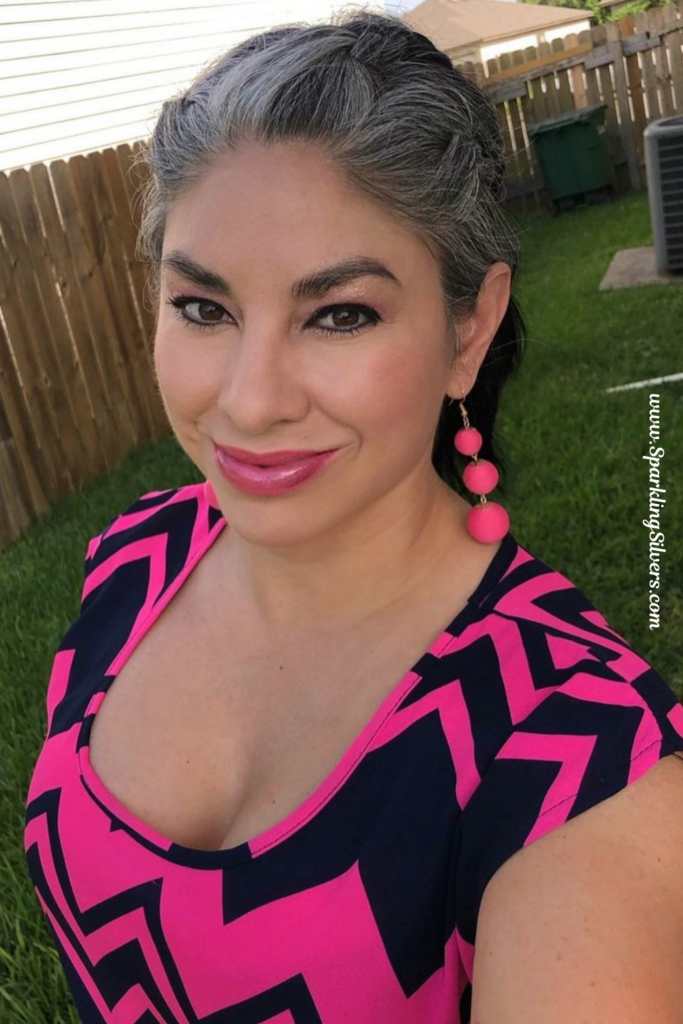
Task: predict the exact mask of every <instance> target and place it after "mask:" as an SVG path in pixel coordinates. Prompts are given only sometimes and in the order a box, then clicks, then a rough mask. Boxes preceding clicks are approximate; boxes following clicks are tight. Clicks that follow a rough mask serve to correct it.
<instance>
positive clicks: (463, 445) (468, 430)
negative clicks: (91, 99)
mask: <svg viewBox="0 0 683 1024" xmlns="http://www.w3.org/2000/svg"><path fill="white" fill-rule="evenodd" d="M454 443H455V447H456V448H457V449H458V451H459V452H460V454H461V455H475V454H476V453H477V452H478V451H479V449H480V448H481V444H482V437H481V434H480V433H479V431H478V430H477V429H476V427H461V428H460V430H459V431H458V432H457V433H456V435H455V438H454Z"/></svg>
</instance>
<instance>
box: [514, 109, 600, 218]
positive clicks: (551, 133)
mask: <svg viewBox="0 0 683 1024" xmlns="http://www.w3.org/2000/svg"><path fill="white" fill-rule="evenodd" d="M606 109H607V104H606V103H593V104H592V105H591V106H589V107H579V108H578V109H577V110H569V111H567V112H566V113H564V114H560V115H559V116H558V117H549V118H548V119H547V120H545V121H539V122H537V123H536V124H531V125H528V126H527V132H528V135H529V139H530V140H531V141H532V142H533V145H534V152H535V154H536V157H537V159H538V162H539V163H540V165H541V170H542V172H543V180H544V183H545V186H546V188H547V189H548V192H549V193H550V198H551V199H552V201H553V205H554V206H555V209H556V210H560V209H563V208H565V207H568V206H570V207H571V206H576V205H577V204H578V203H579V202H580V201H583V202H591V201H595V200H598V201H604V200H605V199H609V198H612V197H613V195H614V185H615V176H614V168H613V166H612V161H611V159H610V155H609V150H608V148H607V135H606V130H605V111H606Z"/></svg>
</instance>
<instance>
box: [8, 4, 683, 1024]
mask: <svg viewBox="0 0 683 1024" xmlns="http://www.w3.org/2000/svg"><path fill="white" fill-rule="evenodd" d="M143 158H144V159H145V160H146V161H148V163H149V166H150V170H151V178H150V187H149V188H148V189H147V191H146V194H145V206H144V215H143V224H142V233H141V241H142V248H143V251H144V252H145V253H146V255H147V256H148V257H149V260H150V270H151V277H150V281H151V282H152V284H153V287H154V296H155V303H156V307H157V310H158V321H157V329H156V335H155V339H154V359H155V370H156V375H157V382H158V386H159V390H160V394H161V396H162V399H163V401H164V404H165V408H166V412H167V415H168V419H169V422H170V424H171V426H172V428H173V431H174V433H175V436H176V438H177V440H178V443H179V444H180V446H181V447H182V448H183V450H184V451H185V452H186V453H187V454H188V456H189V457H190V458H191V459H192V461H193V462H194V463H195V464H196V465H197V466H198V467H199V469H200V470H201V472H202V474H203V476H204V478H205V481H203V482H202V484H191V485H187V486H184V487H180V488H177V489H166V490H157V491H153V492H150V493H148V494H144V495H142V496H141V497H140V498H139V499H138V500H137V501H136V502H134V504H133V505H132V506H131V507H129V508H127V509H125V510H123V511H120V512H119V513H118V514H117V515H115V516H114V518H113V519H112V521H111V522H110V523H109V524H108V525H107V526H106V527H105V529H104V530H103V531H102V532H101V533H99V534H98V535H97V536H96V537H94V538H93V539H92V541H91V542H90V545H89V547H88V551H87V557H86V562H85V584H84V588H83V595H82V607H81V612H80V616H79V618H78V620H77V621H76V622H75V623H74V624H73V626H72V627H71V628H70V630H69V631H68V633H67V634H66V636H65V637H64V639H63V641H62V642H61V644H60V647H59V649H58V651H57V654H56V657H55V661H54V667H53V671H52V675H51V678H50V680H49V685H48V696H47V705H48V730H47V735H46V741H45V744H44V747H43V749H42V750H41V752H40V756H39V758H38V762H37V765H36V769H35V772H34V775H33V778H32V781H31V787H30V790H29V793H28V798H27V814H26V843H25V846H26V854H27V858H28V864H29V870H30V873H31V877H32V879H33V881H34V885H35V889H36V893H37V895H38V897H39V899H40V902H41V905H42V907H43V909H44V910H45V912H46V914H47V920H48V922H49V925H50V928H51V931H52V933H53V936H54V939H55V942H56V945H57V947H58V949H59V952H60V957H61V959H62V963H63V965H64V969H65V971H66V975H67V978H68V981H69V983H70V986H71V989H72V992H73V996H74V1000H75V1002H76V1005H77V1007H78V1009H79V1011H80V1014H81V1017H82V1019H83V1021H86V1022H88V1024H95V1022H98V1024H100V1022H101V1021H112V1022H113V1021H123V1020H126V1021H138V1022H142V1021H149V1022H150V1024H151V1022H152V1021H166V1022H183V1024H185V1022H188V1021H193V1022H195V1021H204V1020H212V1021H216V1022H218V1021H222V1022H228V1021H229V1022H231V1024H237V1022H239V1024H246V1022H262V1021H273V1022H275V1021H278V1022H282V1024H285V1021H292V1022H294V1021H296V1022H297V1024H303V1022H306V1024H309V1022H311V1024H312V1022H314V1021H315V1022H324V1024H361V1022H368V1024H370V1022H372V1024H455V1022H463V1024H464V1022H468V1021H470V1020H472V1021H475V1022H478V1024H521V1022H522V1021H524V1024H541V1022H543V1024H547V1022H551V1021H552V1022H553V1024H577V1022H578V1021H582V1020H591V1021H595V1022H608V1021H609V1022H612V1021H617V1020H618V1021H620V1022H635V1021H642V1020H645V1019H646V1018H647V1019H653V1020H657V1022H658V1024H674V1021H676V1022H680V1021H681V1019H683V1018H682V1017H681V1009H680V1007H681V1005H683V1001H682V1000H681V996H682V995H683V992H682V991H681V982H680V980H679V973H680V972H679V964H680V956H681V954H682V953H683V943H682V938H683V934H682V933H683V883H682V881H681V876H682V874H683V873H681V872H680V870H679V865H678V862H679V851H680V849H681V848H683V812H682V810H681V800H682V798H683V768H681V767H680V766H679V765H678V763H677V756H678V753H680V752H681V751H683V707H681V705H680V703H679V702H678V701H677V700H676V698H675V696H674V694H673V692H672V691H671V689H670V688H669V687H668V685H667V684H666V683H665V682H664V681H663V680H662V679H661V678H660V676H659V675H658V674H657V673H656V672H655V670H654V669H653V668H652V667H651V666H650V665H648V663H647V662H646V661H644V659H643V658H641V657H640V656H639V655H638V654H637V653H635V652H634V651H633V650H632V649H631V648H630V647H629V645H628V644H627V642H626V641H625V640H624V639H623V638H622V637H621V636H619V635H618V634H617V633H615V632H614V630H612V629H611V628H610V626H609V625H608V624H607V622H606V621H605V619H604V618H603V617H602V615H601V614H600V613H599V612H598V611H597V610H596V609H595V608H594V607H593V605H592V604H591V603H590V602H589V600H588V599H587V598H586V597H585V596H584V595H583V594H582V593H581V592H580V591H579V590H578V589H577V588H576V587H575V586H574V585H573V584H572V583H571V582H570V581H569V580H567V579H566V578H565V577H564V576H562V575H561V574H560V573H559V572H557V571H556V570H554V569H552V568H550V567H549V566H548V565H547V564H546V563H544V562H543V561H542V560H541V559H540V558H538V557H536V556H535V555H533V554H532V553H531V552H529V551H528V550H527V549H525V548H523V547H522V546H521V545H519V544H518V543H517V542H516V541H515V539H514V537H513V534H512V533H511V532H510V530H509V519H508V517H507V513H506V512H505V510H504V508H503V507H502V506H501V505H500V504H499V503H498V502H496V501H493V500H492V499H487V498H486V495H487V494H490V493H491V491H492V490H493V489H494V487H495V485H496V480H497V464H498V463H499V459H498V456H497V454H496V452H495V451H494V448H493V444H492V432H493V425H494V419H495V414H496V408H497V405H498V400H499V394H500V390H501V386H502V384H503V382H504V380H505V378H506V377H507V376H508V375H509V373H510V372H511V371H512V370H513V369H514V368H515V366H516V364H517V362H518V359H519V353H520V347H521V339H522V334H523V329H522V328H523V325H522V318H521V316H520V314H519V310H518V308H517V306H516V305H515V302H514V300H513V299H512V298H511V297H510V289H511V283H512V279H513V277H514V274H515V272H516V269H517V265H518V258H519V253H518V243H517V240H516V237H515V235H514V232H513V231H512V229H511V228H510V227H509V225H508V222H507V220H506V217H505V215H504V212H503V207H502V205H501V204H502V199H503V193H504V188H503V170H504V162H503V150H502V141H501V138H500V135H499V130H498V127H497V122H496V116H495V110H494V108H493V107H492V106H491V105H490V104H489V102H488V100H487V98H486V96H485V95H484V94H483V92H482V91H481V90H480V89H479V88H478V87H477V86H476V85H475V84H474V83H473V82H471V81H469V80H468V79H467V78H465V77H463V75H462V74H461V73H459V72H458V71H457V70H455V69H454V68H453V67H452V66H451V63H450V61H449V60H448V58H447V57H446V56H445V55H444V54H442V53H441V52H439V51H438V50H437V49H435V48H434V46H433V45H432V44H431V43H430V42H429V40H428V39H426V38H425V37H424V36H422V35H420V34H419V33H417V32H415V31H412V30H411V29H409V28H408V27H406V26H405V25H404V24H403V23H402V22H400V20H398V19H396V18H393V17H390V16H388V15H383V14H379V13H378V14H373V13H369V12H367V11H365V12H363V11H361V12H356V13H355V14H353V15H349V14H346V15H343V16H340V17H337V19H336V20H335V21H333V23H331V24H323V25H320V24H318V25H313V26H308V27H302V26H294V27H287V28H282V29H279V30H276V31H270V32H266V33H264V34H262V35H259V36H256V37H254V38H252V39H249V40H247V41H246V42H243V43H241V44H240V45H239V46H237V47H236V48H235V49H233V50H232V51H231V52H229V53H228V54H226V55H225V56H223V57H221V58H220V59H219V60H217V61H215V62H214V63H213V64H212V65H210V66H209V67H208V68H207V69H205V71H204V72H203V73H202V74H201V75H200V76H199V78H198V79H197V80H196V81H195V82H194V84H193V85H192V86H191V87H190V89H189V90H188V91H187V94H186V95H184V96H182V97H180V98H178V99H176V100H173V101H170V102H168V103H165V104H164V106H163V108H162V111H161V114H160V118H159V121H158V123H157V125H156V127H155V130H154V133H153V136H152V139H151V143H150V145H149V147H148V148H147V150H146V151H145V154H144V157H143ZM454 440H455V445H454ZM456 446H457V449H458V450H457V451H456ZM302 451H303V452H304V453H307V454H304V455H303V456H302V455H301V453H302ZM311 453H315V454H314V455H311ZM323 453H328V454H323ZM278 462H279V463H280V466H279V468H277V467H275V466H274V465H273V464H274V463H278ZM268 466H270V468H268ZM475 505H476V506H477V507H475ZM670 755H671V756H670ZM586 812H587V813H586ZM539 840H540V841H539Z"/></svg>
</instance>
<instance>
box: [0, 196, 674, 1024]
mask: <svg viewBox="0 0 683 1024" xmlns="http://www.w3.org/2000/svg"><path fill="white" fill-rule="evenodd" d="M520 229H521V230H522V233H523V265H522V269H521V272H520V277H519V279H518V283H517V286H516V294H517V296H518V297H519V299H520V301H521V304H522V306H523V309H524V311H525V314H526V317H527V321H528V326H529V335H530V339H529V342H528V345H527V353H526V357H525V361H524V364H523V366H522V369H521V370H520V373H519V375H518V376H517V377H516V378H515V379H514V380H512V381H510V382H509V384H508V386H507V389H506V392H505V394H504V398H503V402H502V407H501V413H500V436H501V440H502V444H503V447H504V450H505V452H506V454H507V457H508V460H509V464H510V475H509V483H508V489H507V491H506V493H505V495H504V496H503V495H500V498H499V500H501V501H502V502H503V503H504V504H505V505H506V507H507V508H508V510H509V512H510V516H511V524H512V525H511V528H512V532H513V533H514V535H515V536H516V538H517V540H518V541H520V543H522V544H525V545H527V546H528V547H529V548H530V549H531V550H532V551H533V552H534V553H535V554H537V555H539V556H540V557H541V558H543V559H544V560H545V561H546V562H548V563H549V564H550V565H553V566H554V567H555V568H557V569H559V570H560V571H561V572H563V573H564V574H565V575H566V576H568V577H569V578H570V579H571V580H573V581H574V582H575V583H576V584H577V585H578V586H579V587H580V588H581V589H582V590H583V591H584V592H585V593H586V594H587V596H588V597H589V598H590V599H591V600H592V601H593V602H594V604H595V605H596V606H597V607H598V608H599V609H600V611H602V612H603V614H604V615H605V616H606V618H607V620H608V622H609V623H610V624H611V625H612V626H613V628H614V629H616V630H617V631H618V632H619V633H621V634H622V635H623V636H625V637H626V638H627V640H628V641H629V642H630V643H631V644H632V645H633V646H634V647H635V649H636V650H637V651H638V652H639V653H641V654H642V655H643V656H644V657H646V658H647V659H648V660H649V661H651V662H652V664H653V665H654V666H655V668H656V669H657V670H658V671H659V672H660V673H661V674H662V675H663V676H664V678H665V679H667V681H668V682H669V683H670V684H671V685H672V687H673V689H674V690H676V692H677V693H678V694H679V695H683V666H682V664H681V635H682V634H683V598H682V594H681V582H680V581H681V580H682V579H683V536H682V534H681V531H678V532H677V531H676V530H675V529H674V527H675V525H676V514H678V520H680V498H679V497H678V495H679V494H680V491H681V487H683V460H681V459H680V458H678V459H677V455H680V452H679V451H678V446H679V444H680V443H681V439H682V438H683V432H682V429H681V428H682V427H683V386H682V384H681V383H674V384H662V385H659V386H658V387H657V388H654V389H652V390H657V391H658V392H659V394H660V396H661V409H660V413H661V423H662V438H663V440H662V442H661V444H662V446H663V447H664V449H665V452H666V455H665V457H664V459H663V474H664V477H663V479H664V482H663V484H662V486H664V487H666V489H667V494H666V497H667V499H668V503H667V504H666V505H665V506H664V511H663V519H662V523H663V529H664V531H665V533H666V543H665V547H666V548H667V552H666V554H665V555H664V556H663V569H664V581H663V590H662V591H661V597H662V626H661V628H660V629H659V630H656V631H652V632H651V631H650V630H649V629H648V613H647V594H648V557H647V547H648V544H647V542H648V531H647V530H646V529H645V527H644V526H642V525H641V523H642V520H643V519H644V518H647V486H648V483H647V468H648V464H647V463H646V462H644V461H643V459H642V455H643V454H645V453H646V450H647V448H648V444H649V442H648V437H647V429H648V396H649V393H650V390H651V389H650V388H643V389H639V390H633V391H627V392H617V393H615V394H610V395H606V394H605V393H604V389H605V388H606V387H609V386H610V385H613V384H619V383H627V382H629V381H635V380H640V379H643V378H647V377H654V376H660V375H665V374H669V373H675V372H678V371H681V370H683V355H681V353H680V333H681V332H680V325H681V323H683V287H676V286H671V285H667V286H647V287H640V288H632V289H628V290H618V291H607V292H600V291H598V286H599V283H600V281H601V279H602V277H603V275H604V273H605V271H606V269H607V267H608V265H609V263H610V261H611V259H612V256H613V254H614V253H615V252H616V251H618V250H620V249H623V248H633V247H636V246H643V245H651V244H652V237H651V230H650V221H649V210H648V202H647V196H646V194H645V193H634V194H630V195H628V196H626V197H623V198H620V199H618V200H617V201H615V202H614V203H612V204H607V205H604V206H596V207H587V208H584V209H581V210H574V211H572V212H570V213H565V214H562V215H561V216H559V217H552V216H551V215H549V214H539V215H534V216H531V217H527V218H525V219H524V220H523V221H522V222H521V223H520ZM474 425H475V426H476V424H474ZM199 479H201V477H200V475H199V473H198V472H197V470H196V467H194V466H193V465H192V463H190V462H189V461H188V459H187V458H186V456H185V455H184V453H183V452H182V450H181V449H180V448H179V446H178V445H177V443H176V442H175V439H174V438H172V437H170V436H169V438H168V439H166V440H164V441H163V442H161V443H160V444H158V445H154V446H152V447H148V448H144V449H140V450H138V451H137V452H134V453H132V454H131V455H130V457H129V458H128V459H127V460H126V463H125V464H124V465H123V466H122V467H121V468H120V469H119V470H118V471H117V472H116V473H114V474H112V475H111V476H109V477H107V478H106V479H102V480H101V481H99V482H98V483H96V484H94V485H93V486H92V487H91V488H89V489H88V491H87V492H86V493H84V494H81V495H76V496H72V497H70V498H69V499H67V500H66V501H63V502H61V503H60V505H59V506H58V507H57V508H54V509H53V510H51V512H50V513H49V514H48V515H47V516H46V517H45V518H44V519H43V520H41V521H39V522H37V523H35V524H34V525H33V526H32V528H31V529H30V530H29V531H28V533H27V534H26V535H25V536H24V537H23V538H21V540H19V541H18V542H17V543H15V544H13V545H11V546H10V547H9V548H7V549H6V550H5V551H4V552H1V553H0V716H1V720H2V723H3V731H2V740H3V749H2V756H1V761H2V766H3V771H2V772H1V773H0V828H1V829H2V835H3V836H4V837H5V839H4V843H3V846H2V848H1V849H0V891H1V892H2V902H1V906H2V911H1V913H0V1024H5V1022H7V1024H9V1022H10V1021H11V1022H12V1024H77V1016H76V1012H75V1010H74V1008H73V1005H72V1002H71V997H70V995H69V994H68V991H67V987H66V982H65V979H64V976H63V972H62V969H61V965H60V963H59V960H58V955H57V952H56V950H55V948H54V945H53V943H52V939H51V936H50V934H49V932H48V929H47V926H46V923H45V920H44V918H43V914H42V911H41V910H40V907H39V905H38V902H37V899H36V896H35V894H34V893H33V889H32V884H31V882H30V878H29V876H28V874H27V870H26V866H25V861H24V854H23V824H24V800H25V795H26V791H27V788H28V783H29V779H30V776H31V772H32V769H33V764H34V761H35V758H36V756H37V753H38V750H39V747H40V745H41V743H42V740H43V736H44V729H45V721H46V719H45V690H46V685H47V680H48V676H49V671H50V667H51V663H52V659H53V656H54V650H55V648H56V646H57V645H58V643H59V642H60V640H61V638H62V636H63V635H64V633H65V632H66V630H67V629H68V627H69V625H70V624H71V622H72V621H73V620H74V618H75V617H76V615H77V613H78V603H79V595H80V589H81V583H82V574H83V556H84V553H85V547H86V544H87V541H88V539H89V538H90V537H91V536H92V535H93V534H95V533H97V532H98V531H99V530H101V529H102V528H103V526H104V525H105V524H106V523H107V522H109V520H110V519H111V518H112V516H113V514H114V513H115V512H116V511H119V510H121V509H122V508H124V507H126V505H128V504H130V503H131V502H132V501H133V500H134V499H135V498H136V497H138V496H139V495H140V494H142V493H144V492H145V491H150V490H157V489H161V488H164V487H172V486H179V485H181V484H183V483H188V482H191V481H193V480H199Z"/></svg>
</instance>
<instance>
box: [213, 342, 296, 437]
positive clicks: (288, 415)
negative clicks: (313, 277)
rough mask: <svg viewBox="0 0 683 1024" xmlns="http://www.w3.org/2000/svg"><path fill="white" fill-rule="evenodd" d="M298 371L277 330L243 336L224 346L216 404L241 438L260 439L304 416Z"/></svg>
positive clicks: (292, 353) (289, 345) (292, 351)
mask: <svg viewBox="0 0 683 1024" xmlns="http://www.w3.org/2000/svg"><path fill="white" fill-rule="evenodd" d="M302 369H303V368H302V366H301V362H300V358H299V354H298V352H297V350H296V349H295V346H294V345H293V343H292V342H291V340H290V339H289V337H288V335H287V333H286V332H285V331H284V330H283V329H282V326H280V327H274V326H271V327H263V326H262V327H261V328H257V327H254V328H253V329H251V330H249V331H243V332H242V333H241V335H240V336H239V338H237V339H236V340H235V341H234V342H233V344H231V345H230V348H229V356H228V360H227V366H226V369H225V375H224V379H223V381H222V386H221V390H220V394H219V398H218V404H219V406H220V408H221V410H222V412H223V413H224V414H225V416H226V417H227V418H229V419H230V420H232V422H233V423H234V424H235V428H236V430H237V432H238V433H239V434H240V435H241V436H243V437H245V438H246V437H248V436H250V435H251V434H254V435H260V434H264V433H266V432H267V429H268V428H269V427H270V425H271V424H273V423H277V422H279V421H280V420H296V419H300V418H301V417H302V416H303V415H305V412H306V409H307V408H308V399H307V396H306V388H305V385H304V383H303V374H302Z"/></svg>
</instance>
